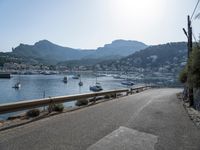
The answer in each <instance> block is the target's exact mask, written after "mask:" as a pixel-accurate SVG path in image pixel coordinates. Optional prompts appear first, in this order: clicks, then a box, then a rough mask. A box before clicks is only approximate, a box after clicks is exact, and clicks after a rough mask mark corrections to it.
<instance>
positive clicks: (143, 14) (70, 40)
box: [0, 0, 200, 52]
mask: <svg viewBox="0 0 200 150" xmlns="http://www.w3.org/2000/svg"><path fill="white" fill-rule="evenodd" d="M196 3H197V0H0V51H3V52H7V51H11V49H12V47H17V46H18V45H19V44H20V43H24V44H30V45H33V44H34V43H35V42H37V41H39V40H43V39H47V40H49V41H51V42H53V43H56V44H58V45H62V46H65V47H72V48H82V49H96V48H97V47H100V46H103V45H104V44H106V43H111V42H112V41H113V40H116V39H125V40H137V41H141V42H144V43H145V44H147V45H156V44H163V43H167V42H176V41H186V36H185V35H184V33H183V31H182V28H183V27H185V28H187V15H188V14H189V15H191V14H192V12H193V10H194V7H195V5H196ZM196 12H200V4H199V6H198V8H197V11H196ZM192 25H193V29H194V35H195V36H196V38H197V39H198V37H199V33H200V28H199V27H200V19H196V20H194V21H193V22H192Z"/></svg>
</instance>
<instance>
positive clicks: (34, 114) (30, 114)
mask: <svg viewBox="0 0 200 150" xmlns="http://www.w3.org/2000/svg"><path fill="white" fill-rule="evenodd" d="M39 115H40V110H39V109H32V110H29V111H27V112H26V116H27V117H37V116H39Z"/></svg>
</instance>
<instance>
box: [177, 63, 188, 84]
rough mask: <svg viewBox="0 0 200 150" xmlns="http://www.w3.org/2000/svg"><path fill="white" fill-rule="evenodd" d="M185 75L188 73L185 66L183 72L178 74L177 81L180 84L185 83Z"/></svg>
mask: <svg viewBox="0 0 200 150" xmlns="http://www.w3.org/2000/svg"><path fill="white" fill-rule="evenodd" d="M187 73H188V71H187V66H185V67H184V68H183V70H182V71H181V72H180V74H179V81H180V82H181V83H186V82H187Z"/></svg>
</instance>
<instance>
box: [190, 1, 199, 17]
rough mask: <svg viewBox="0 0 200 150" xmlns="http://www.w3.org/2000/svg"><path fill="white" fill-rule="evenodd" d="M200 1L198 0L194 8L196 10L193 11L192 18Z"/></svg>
mask: <svg viewBox="0 0 200 150" xmlns="http://www.w3.org/2000/svg"><path fill="white" fill-rule="evenodd" d="M199 2H200V0H198V2H197V4H196V6H195V8H194V10H193V13H192V16H191V20H192V18H193V16H194V14H195V11H196V9H197V6H198V5H199Z"/></svg>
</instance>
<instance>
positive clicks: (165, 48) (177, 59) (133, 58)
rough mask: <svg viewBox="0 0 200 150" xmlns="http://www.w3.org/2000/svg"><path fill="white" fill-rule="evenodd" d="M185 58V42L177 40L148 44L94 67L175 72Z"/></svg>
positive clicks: (183, 63) (99, 68)
mask: <svg viewBox="0 0 200 150" xmlns="http://www.w3.org/2000/svg"><path fill="white" fill-rule="evenodd" d="M186 59H187V44H186V43H185V42H178V43H167V44H163V45H156V46H149V47H147V48H146V49H144V50H141V51H138V52H135V53H134V54H132V55H129V56H127V57H125V58H122V59H120V60H117V61H112V62H109V63H107V62H105V63H100V64H97V65H96V66H95V67H96V69H98V70H113V71H115V70H119V71H125V72H126V71H138V70H141V69H144V70H147V71H148V70H149V71H153V70H154V71H159V70H160V71H165V70H168V71H169V72H170V71H171V72H173V71H174V72H176V71H177V70H180V68H182V67H183V66H184V65H185V64H186Z"/></svg>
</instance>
